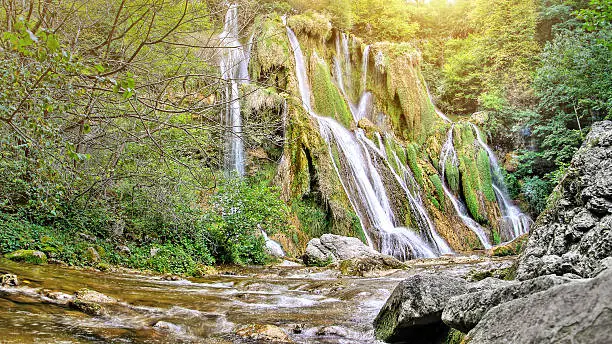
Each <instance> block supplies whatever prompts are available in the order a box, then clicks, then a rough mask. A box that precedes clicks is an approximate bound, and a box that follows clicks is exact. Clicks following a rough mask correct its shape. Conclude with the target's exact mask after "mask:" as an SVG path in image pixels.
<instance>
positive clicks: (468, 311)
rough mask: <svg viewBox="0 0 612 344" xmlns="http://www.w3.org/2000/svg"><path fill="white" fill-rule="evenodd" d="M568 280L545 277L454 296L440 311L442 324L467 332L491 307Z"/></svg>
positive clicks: (551, 276)
mask: <svg viewBox="0 0 612 344" xmlns="http://www.w3.org/2000/svg"><path fill="white" fill-rule="evenodd" d="M569 281H571V279H570V278H566V277H560V276H555V275H546V276H540V277H538V278H534V279H532V280H528V281H525V282H522V283H519V282H508V284H506V285H503V286H499V287H496V288H489V289H483V290H480V291H476V292H472V293H467V294H463V295H457V296H454V297H452V298H451V299H450V300H448V303H447V304H446V307H445V308H444V311H443V312H442V321H444V323H445V324H446V325H448V326H450V327H452V328H454V329H457V330H459V331H461V332H464V333H467V332H468V331H470V330H471V329H472V328H474V327H475V326H476V324H478V322H479V321H480V319H482V317H483V316H484V315H485V314H486V313H487V311H489V310H490V309H491V308H493V307H495V306H497V305H500V304H502V303H504V302H508V301H511V300H514V299H518V298H521V297H526V296H529V295H531V294H534V293H537V292H540V291H544V290H547V289H549V288H551V287H553V286H556V285H559V284H563V283H567V282H569Z"/></svg>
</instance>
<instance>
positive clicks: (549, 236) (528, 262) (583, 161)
mask: <svg viewBox="0 0 612 344" xmlns="http://www.w3.org/2000/svg"><path fill="white" fill-rule="evenodd" d="M548 202H549V206H548V208H547V209H546V210H545V211H544V212H543V213H542V214H541V215H540V217H539V218H538V220H537V222H536V224H535V226H534V227H533V228H532V230H531V235H530V237H529V240H528V242H527V245H526V247H525V251H524V252H523V254H521V257H520V259H519V267H518V272H517V277H518V278H519V279H521V280H526V279H530V278H534V277H536V276H540V275H545V274H556V275H564V274H566V273H571V274H575V275H579V276H581V277H592V276H594V273H595V271H598V270H599V269H600V267H601V261H602V260H603V259H604V258H607V257H610V256H612V121H602V122H598V123H595V124H594V125H593V126H592V128H591V132H590V133H589V135H588V136H587V138H586V140H585V142H584V144H583V145H582V147H581V148H580V150H579V151H578V152H577V153H576V155H575V156H574V158H573V159H572V162H571V164H570V167H569V168H568V170H567V173H566V175H565V176H564V177H563V179H562V180H561V182H560V183H559V185H558V186H557V187H556V188H555V190H554V191H553V193H552V195H551V197H550V198H549V200H548Z"/></svg>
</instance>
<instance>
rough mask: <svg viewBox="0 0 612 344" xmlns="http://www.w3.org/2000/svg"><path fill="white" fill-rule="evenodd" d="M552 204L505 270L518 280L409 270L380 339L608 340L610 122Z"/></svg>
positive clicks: (611, 333)
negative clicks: (476, 278)
mask: <svg viewBox="0 0 612 344" xmlns="http://www.w3.org/2000/svg"><path fill="white" fill-rule="evenodd" d="M548 202H549V205H548V208H547V209H546V210H545V211H544V213H542V215H541V216H540V217H539V218H538V220H537V221H536V225H535V226H534V227H533V228H532V230H531V233H530V236H529V239H528V241H527V244H526V245H525V249H524V251H523V253H522V254H521V256H520V257H519V260H518V262H517V265H516V266H515V267H514V268H513V270H514V273H512V271H511V273H510V274H506V275H507V276H512V275H517V279H515V280H509V281H505V280H501V279H496V278H491V277H489V278H486V279H484V280H482V281H480V282H475V283H469V282H468V281H466V280H464V279H460V278H453V277H450V276H444V275H439V274H437V275H431V274H419V275H414V276H410V277H409V278H407V279H406V280H404V281H403V282H401V283H400V284H399V285H398V286H397V287H396V289H395V290H394V291H393V293H392V295H391V296H390V297H389V299H388V300H387V302H386V304H385V305H384V306H383V308H382V309H381V311H380V313H379V314H378V316H377V317H376V319H375V321H374V328H375V334H376V337H377V338H378V339H381V340H384V341H388V342H398V343H465V344H467V343H471V344H476V343H478V344H480V343H483V344H484V343H488V344H491V343H493V344H495V343H500V344H501V343H585V344H586V343H588V344H599V343H601V344H604V343H605V344H607V343H612V297H611V296H612V257H611V256H612V122H610V121H603V122H600V123H597V124H595V125H593V128H592V129H591V132H590V133H589V135H588V136H587V138H586V140H585V142H584V144H583V146H582V147H581V149H580V150H579V151H578V153H577V154H576V156H575V157H574V158H573V160H572V163H571V165H570V167H569V168H568V171H567V173H566V175H565V177H564V178H563V180H562V181H561V182H560V184H559V185H558V186H557V188H556V189H555V191H554V192H553V194H552V195H551V197H550V199H549V200H548ZM504 252H505V251H504Z"/></svg>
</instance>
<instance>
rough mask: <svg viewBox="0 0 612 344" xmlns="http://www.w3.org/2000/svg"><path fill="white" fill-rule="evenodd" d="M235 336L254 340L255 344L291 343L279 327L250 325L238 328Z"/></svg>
mask: <svg viewBox="0 0 612 344" xmlns="http://www.w3.org/2000/svg"><path fill="white" fill-rule="evenodd" d="M236 335H238V336H240V337H242V338H247V339H252V340H256V341H257V343H293V341H292V340H291V338H289V336H288V335H287V334H286V333H285V331H283V330H282V329H281V328H280V327H278V326H275V325H269V324H266V325H261V324H251V325H246V326H243V327H241V328H239V329H238V330H237V331H236Z"/></svg>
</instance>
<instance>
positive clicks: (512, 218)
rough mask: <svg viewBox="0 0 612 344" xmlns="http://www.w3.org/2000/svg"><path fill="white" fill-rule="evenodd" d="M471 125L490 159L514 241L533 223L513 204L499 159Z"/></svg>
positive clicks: (505, 220)
mask: <svg viewBox="0 0 612 344" xmlns="http://www.w3.org/2000/svg"><path fill="white" fill-rule="evenodd" d="M470 124H471V125H472V128H473V129H474V131H475V132H476V140H477V141H478V143H479V144H480V146H481V147H482V148H484V150H485V151H486V152H487V155H488V157H489V162H490V164H491V176H492V177H493V178H492V179H493V190H494V191H495V197H496V199H497V203H498V205H499V209H500V210H501V212H502V218H503V220H504V222H505V223H504V224H505V225H509V226H510V228H511V233H510V234H511V235H512V237H511V239H514V238H516V237H518V236H520V235H523V234H525V233H527V232H529V226H530V225H531V222H532V221H531V219H530V218H529V216H527V215H525V214H523V212H521V210H520V209H519V208H518V207H517V206H515V205H514V204H512V201H511V200H510V196H509V195H508V191H507V188H506V184H505V183H504V176H503V174H502V171H501V168H500V167H499V162H498V161H497V157H496V156H495V154H494V153H493V150H492V149H491V147H489V146H488V145H487V144H486V142H484V140H483V139H482V135H481V134H480V130H478V127H477V126H476V125H475V124H473V123H470Z"/></svg>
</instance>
